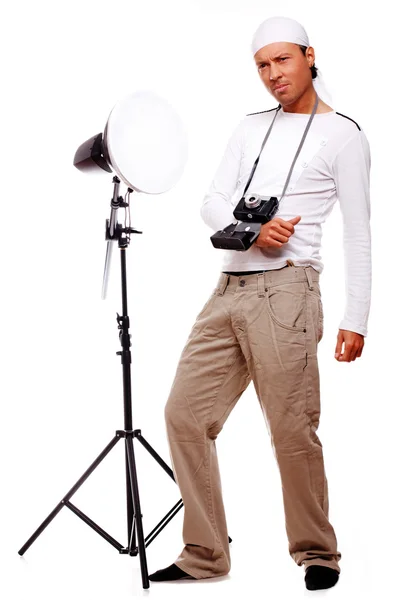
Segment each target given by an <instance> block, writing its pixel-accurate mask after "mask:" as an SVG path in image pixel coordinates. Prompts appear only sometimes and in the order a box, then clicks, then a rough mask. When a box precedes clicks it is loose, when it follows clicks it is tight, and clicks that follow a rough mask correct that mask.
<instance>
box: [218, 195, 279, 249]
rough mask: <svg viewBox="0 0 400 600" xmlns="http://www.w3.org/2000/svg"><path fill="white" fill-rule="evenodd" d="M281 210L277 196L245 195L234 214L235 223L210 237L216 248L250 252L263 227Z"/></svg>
mask: <svg viewBox="0 0 400 600" xmlns="http://www.w3.org/2000/svg"><path fill="white" fill-rule="evenodd" d="M278 208H279V202H278V198H275V196H260V195H259V194H245V195H244V196H243V197H242V198H241V199H240V201H239V202H238V204H237V206H236V208H235V210H234V211H233V214H234V216H235V218H236V219H238V221H241V222H240V223H238V222H234V223H231V224H230V225H228V226H227V227H225V228H224V229H221V230H220V231H217V232H216V233H214V235H212V236H211V237H210V240H211V242H212V245H213V246H214V248H222V249H223V250H248V249H249V248H250V246H251V245H252V244H253V243H254V242H255V240H256V239H257V237H258V236H259V233H260V230H261V225H264V223H267V222H268V221H270V220H271V219H273V217H274V215H275V214H276V212H277V210H278Z"/></svg>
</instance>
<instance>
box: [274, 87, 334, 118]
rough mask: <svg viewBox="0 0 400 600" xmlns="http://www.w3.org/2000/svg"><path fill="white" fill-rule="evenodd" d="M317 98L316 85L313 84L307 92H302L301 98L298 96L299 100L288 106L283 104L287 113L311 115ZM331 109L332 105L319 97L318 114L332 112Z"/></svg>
mask: <svg viewBox="0 0 400 600" xmlns="http://www.w3.org/2000/svg"><path fill="white" fill-rule="evenodd" d="M315 99H316V91H315V89H314V86H312V88H309V89H308V90H307V91H306V92H304V94H302V96H300V98H297V100H295V101H294V102H292V103H291V104H288V105H286V106H285V105H284V104H282V108H283V110H284V112H287V113H302V114H307V115H310V114H311V113H312V110H313V108H314V104H315ZM331 110H333V109H332V107H331V106H329V105H328V104H326V103H325V102H323V101H322V100H321V98H319V99H318V106H317V111H316V114H319V113H325V112H330V111H331Z"/></svg>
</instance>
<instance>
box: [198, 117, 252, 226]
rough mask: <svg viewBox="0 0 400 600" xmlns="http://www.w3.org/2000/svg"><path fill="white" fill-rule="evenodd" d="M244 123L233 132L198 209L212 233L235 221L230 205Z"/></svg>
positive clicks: (238, 169)
mask: <svg viewBox="0 0 400 600" xmlns="http://www.w3.org/2000/svg"><path fill="white" fill-rule="evenodd" d="M244 122H245V118H244V119H242V120H241V121H240V123H239V124H238V125H237V126H236V127H235V129H234V130H233V132H232V134H231V136H230V138H229V140H228V144H227V146H226V148H225V152H224V155H223V157H222V160H221V162H220V164H219V166H218V168H217V171H216V173H215V175H214V178H213V180H212V183H211V185H210V187H209V189H208V191H207V193H206V195H205V196H204V198H203V202H202V205H201V208H200V215H201V218H202V219H203V221H204V223H205V224H206V225H208V226H209V227H211V229H213V230H214V232H216V231H219V230H221V229H223V228H224V227H227V226H228V225H230V223H233V222H234V221H237V219H236V218H235V217H234V215H233V211H234V209H235V208H236V206H234V205H233V203H232V197H233V196H234V194H235V192H236V189H237V184H238V180H239V176H240V164H241V160H242V155H243V148H244Z"/></svg>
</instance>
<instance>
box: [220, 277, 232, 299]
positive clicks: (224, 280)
mask: <svg viewBox="0 0 400 600" xmlns="http://www.w3.org/2000/svg"><path fill="white" fill-rule="evenodd" d="M229 279H230V275H227V274H226V273H221V276H220V279H219V285H218V289H217V294H218V296H223V295H224V293H225V290H226V286H227V285H228V283H229Z"/></svg>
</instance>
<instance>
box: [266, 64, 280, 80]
mask: <svg viewBox="0 0 400 600" xmlns="http://www.w3.org/2000/svg"><path fill="white" fill-rule="evenodd" d="M280 74H281V72H280V69H279V65H273V64H272V65H271V68H270V72H269V78H270V79H277V78H278V77H279V75H280Z"/></svg>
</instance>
